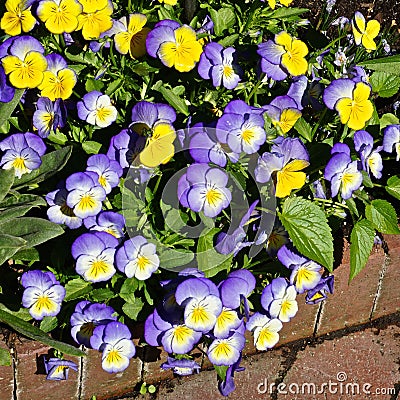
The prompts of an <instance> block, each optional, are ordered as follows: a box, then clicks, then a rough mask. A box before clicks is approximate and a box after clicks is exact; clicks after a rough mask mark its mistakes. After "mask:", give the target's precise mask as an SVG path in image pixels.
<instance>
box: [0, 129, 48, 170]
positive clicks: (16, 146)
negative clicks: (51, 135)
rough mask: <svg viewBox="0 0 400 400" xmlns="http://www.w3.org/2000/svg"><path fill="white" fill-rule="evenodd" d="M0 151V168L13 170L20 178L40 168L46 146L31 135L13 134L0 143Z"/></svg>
mask: <svg viewBox="0 0 400 400" xmlns="http://www.w3.org/2000/svg"><path fill="white" fill-rule="evenodd" d="M0 150H1V152H2V157H1V159H0V167H1V168H2V169H11V168H14V172H15V176H16V177H18V178H21V176H22V175H23V174H26V173H29V172H31V171H32V170H34V169H37V168H39V167H40V165H41V164H42V159H41V157H42V156H43V154H44V153H45V152H46V145H45V144H44V142H43V140H42V139H41V138H40V137H39V136H37V135H35V134H33V133H30V132H27V133H14V134H13V135H11V136H8V137H6V138H5V139H3V140H2V141H1V142H0Z"/></svg>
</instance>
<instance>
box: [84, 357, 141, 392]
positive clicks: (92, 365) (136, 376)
mask: <svg viewBox="0 0 400 400" xmlns="http://www.w3.org/2000/svg"><path fill="white" fill-rule="evenodd" d="M101 355H102V354H101V352H99V351H96V350H89V352H88V356H87V357H85V358H84V359H83V374H82V378H83V379H82V395H81V399H82V400H90V399H91V398H92V396H93V395H95V396H96V399H97V400H104V399H108V398H110V397H113V396H121V395H123V394H125V393H128V392H132V391H134V389H135V386H136V384H137V383H138V382H140V380H141V371H142V361H140V360H139V359H138V358H137V357H136V356H135V357H134V358H132V359H131V360H130V363H129V367H128V368H127V369H126V370H125V371H122V372H118V373H114V374H110V373H108V372H106V371H104V370H103V368H102V367H101Z"/></svg>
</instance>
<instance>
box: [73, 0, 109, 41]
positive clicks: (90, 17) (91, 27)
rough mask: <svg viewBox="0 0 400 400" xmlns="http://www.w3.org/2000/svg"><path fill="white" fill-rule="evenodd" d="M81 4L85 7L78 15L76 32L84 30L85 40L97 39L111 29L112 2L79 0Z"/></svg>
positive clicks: (105, 0)
mask: <svg viewBox="0 0 400 400" xmlns="http://www.w3.org/2000/svg"><path fill="white" fill-rule="evenodd" d="M79 2H80V3H81V4H82V6H83V12H82V13H81V14H79V15H78V27H77V29H76V30H80V29H82V36H83V37H84V39H86V40H93V39H97V38H99V37H100V35H101V33H103V32H106V31H108V30H109V29H111V27H112V25H113V22H112V19H111V15H112V13H113V5H112V2H111V1H110V0H98V1H92V0H79Z"/></svg>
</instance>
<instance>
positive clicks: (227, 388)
mask: <svg viewBox="0 0 400 400" xmlns="http://www.w3.org/2000/svg"><path fill="white" fill-rule="evenodd" d="M241 360H242V357H241V356H240V357H239V359H238V360H237V361H236V362H235V363H233V364H232V365H230V366H229V367H228V369H227V370H226V375H225V380H223V381H221V382H219V383H218V389H219V391H220V393H221V394H222V396H229V395H230V394H231V393H232V392H233V391H234V390H235V389H236V386H235V381H234V379H233V377H234V374H235V372H242V371H244V370H245V368H244V367H241V366H240V362H241Z"/></svg>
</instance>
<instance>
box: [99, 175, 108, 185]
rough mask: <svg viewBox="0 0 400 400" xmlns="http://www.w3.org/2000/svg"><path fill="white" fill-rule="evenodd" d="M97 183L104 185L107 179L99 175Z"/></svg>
mask: <svg viewBox="0 0 400 400" xmlns="http://www.w3.org/2000/svg"><path fill="white" fill-rule="evenodd" d="M99 183H100V185H101V186H103V187H106V186H107V179H106V178H105V177H104V176H103V175H101V176H99Z"/></svg>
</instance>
